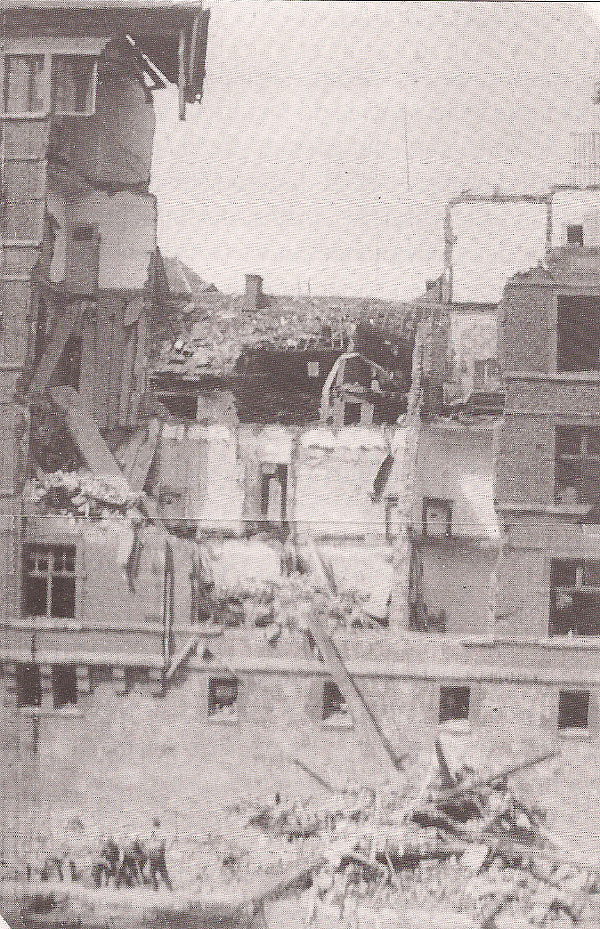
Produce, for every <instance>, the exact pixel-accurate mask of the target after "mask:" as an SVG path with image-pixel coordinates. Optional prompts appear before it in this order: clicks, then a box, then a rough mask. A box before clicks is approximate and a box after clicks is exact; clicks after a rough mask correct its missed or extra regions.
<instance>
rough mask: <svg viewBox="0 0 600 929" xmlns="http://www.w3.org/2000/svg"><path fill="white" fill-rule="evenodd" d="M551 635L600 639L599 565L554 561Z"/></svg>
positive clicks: (551, 595) (549, 627)
mask: <svg viewBox="0 0 600 929" xmlns="http://www.w3.org/2000/svg"><path fill="white" fill-rule="evenodd" d="M548 635H551V636H552V635H600V562H596V561H562V560H553V561H552V563H551V565H550V621H549V624H548Z"/></svg>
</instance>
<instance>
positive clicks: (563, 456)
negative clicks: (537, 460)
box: [554, 422, 600, 507]
mask: <svg viewBox="0 0 600 929" xmlns="http://www.w3.org/2000/svg"><path fill="white" fill-rule="evenodd" d="M568 430H572V431H573V432H579V433H580V438H579V451H578V452H575V453H573V452H564V451H563V452H559V437H560V434H561V433H562V435H563V437H566V434H567V431H568ZM592 434H595V435H594V436H593V435H592ZM590 439H591V440H592V442H593V443H594V444H595V446H596V448H597V449H598V452H597V453H596V454H590V453H588V448H589V445H590ZM569 462H571V463H572V465H573V466H576V467H577V469H578V471H579V474H578V477H577V480H576V481H574V482H573V484H566V483H565V484H564V487H563V491H564V490H566V489H567V487H571V486H572V487H573V489H574V490H575V492H576V494H577V502H576V504H575V505H577V506H593V507H598V506H600V491H599V493H598V499H597V500H587V499H583V497H582V494H583V493H584V490H583V487H582V485H583V484H584V483H589V478H590V476H592V475H593V470H592V469H591V468H590V467H589V465H590V464H594V465H596V470H597V471H598V478H599V479H600V427H597V426H594V425H592V424H591V423H572V422H571V423H569V422H559V423H556V424H555V427H554V500H555V503H557V504H561V503H562V497H563V495H564V494H563V493H560V488H559V464H562V465H563V466H564V465H565V464H568V463H569Z"/></svg>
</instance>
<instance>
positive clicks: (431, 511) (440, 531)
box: [423, 497, 452, 539]
mask: <svg viewBox="0 0 600 929" xmlns="http://www.w3.org/2000/svg"><path fill="white" fill-rule="evenodd" d="M451 534H452V503H451V502H450V500H440V499H437V498H434V497H424V498H423V535H426V536H431V537H432V538H436V539H440V538H445V537H449V536H450V535H451Z"/></svg>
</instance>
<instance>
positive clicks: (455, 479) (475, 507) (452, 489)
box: [412, 423, 498, 543]
mask: <svg viewBox="0 0 600 929" xmlns="http://www.w3.org/2000/svg"><path fill="white" fill-rule="evenodd" d="M426 498H438V499H442V500H448V501H449V502H450V503H451V505H452V521H451V535H452V536H454V537H456V538H458V539H478V540H482V541H487V542H492V543H494V542H497V540H498V525H497V519H496V514H495V512H494V426H493V424H486V425H484V426H476V425H474V426H468V425H460V424H456V423H446V424H439V425H436V424H435V423H434V424H432V425H426V424H422V426H421V432H420V435H419V451H418V457H417V468H416V473H415V487H414V495H413V508H412V525H413V529H414V530H415V531H416V532H418V533H419V534H422V533H423V531H424V527H423V500H424V499H426Z"/></svg>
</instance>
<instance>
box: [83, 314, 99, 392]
mask: <svg viewBox="0 0 600 929" xmlns="http://www.w3.org/2000/svg"><path fill="white" fill-rule="evenodd" d="M97 321H98V306H97V304H96V303H93V302H91V301H89V302H86V304H85V310H84V314H83V320H82V340H81V372H80V375H79V397H80V399H81V401H82V405H83V406H84V407H85V408H86V409H88V410H92V408H93V407H92V404H93V400H94V392H95V386H96V330H97Z"/></svg>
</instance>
